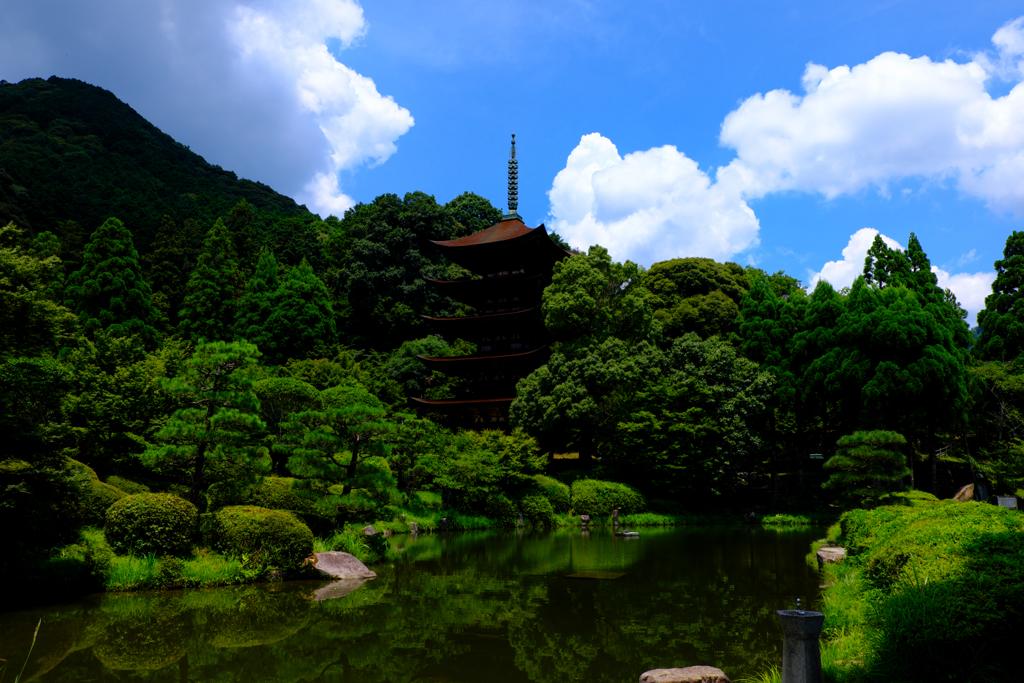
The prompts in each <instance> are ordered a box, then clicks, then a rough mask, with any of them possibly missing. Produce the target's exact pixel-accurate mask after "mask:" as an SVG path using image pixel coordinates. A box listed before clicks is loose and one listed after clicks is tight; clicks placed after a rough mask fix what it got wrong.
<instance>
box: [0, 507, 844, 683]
mask: <svg viewBox="0 0 1024 683" xmlns="http://www.w3.org/2000/svg"><path fill="white" fill-rule="evenodd" d="M823 532H824V529H814V528H808V527H802V528H796V529H781V530H767V529H760V528H754V527H749V528H746V527H700V528H675V529H642V530H641V536H640V537H639V538H635V539H624V538H619V537H615V536H613V535H612V533H611V531H610V530H609V529H605V528H602V529H595V530H593V531H591V532H590V533H589V534H585V533H582V532H581V531H580V530H579V529H576V530H571V531H570V530H556V531H549V532H543V531H529V530H528V531H526V532H523V533H518V534H517V533H515V532H508V533H494V532H486V533H484V532H481V533H471V532H470V533H460V534H451V535H449V536H447V537H444V536H440V535H423V536H420V537H419V538H416V539H413V538H408V537H396V538H395V539H392V541H393V543H394V544H395V546H396V547H397V548H400V549H401V550H402V552H401V554H400V556H399V557H400V559H398V560H396V561H395V562H394V563H393V564H389V565H382V566H377V567H374V569H375V570H376V571H377V573H378V576H377V578H376V579H373V580H371V581H368V582H366V583H364V584H363V585H361V586H359V587H358V588H356V589H355V590H354V591H352V592H350V593H347V594H345V591H344V590H337V591H323V590H320V595H321V597H322V596H325V595H335V596H338V597H334V598H333V599H327V600H316V599H315V598H316V597H318V596H317V593H316V591H317V590H319V589H323V588H324V587H325V586H326V585H327V582H323V581H293V582H285V583H277V584H264V585H256V586H237V587H229V588H213V589H205V590H193V591H156V592H145V593H120V594H104V595H96V596H90V597H89V598H86V599H84V600H82V601H79V602H76V603H72V604H67V605H61V606H54V607H48V608H41V609H37V610H27V611H21V612H11V613H4V614H0V658H3V659H6V660H7V661H8V670H7V674H6V676H5V679H6V680H7V681H13V680H14V676H15V675H16V674H17V673H18V671H19V670H20V668H21V665H22V663H23V662H25V657H26V654H27V652H28V648H29V644H30V642H31V639H32V632H33V630H34V629H35V626H36V623H37V622H38V620H39V619H40V618H42V620H43V623H42V627H41V628H40V631H39V638H38V641H37V643H36V646H35V649H34V650H33V651H32V654H31V657H30V658H29V660H28V662H27V666H26V669H25V673H24V677H23V678H22V681H27V680H39V681H68V682H69V683H70V682H72V681H75V682H78V681H117V680H125V681H127V680H133V681H134V680H138V681H142V680H145V681H147V682H152V683H157V682H161V681H167V682H168V683H171V682H180V683H184V681H195V682H199V683H207V682H213V681H244V682H245V683H256V682H260V681H267V682H270V681H280V682H281V683H284V682H296V683H297V682H299V681H314V680H316V681H345V682H355V681H361V682H367V683H375V682H378V681H379V682H381V683H384V682H391V683H411V682H413V681H419V682H421V683H427V682H428V681H429V682H433V683H441V682H451V683H456V682H458V681H466V682H469V681H486V682H487V683H519V682H526V681H534V682H545V683H569V682H572V681H588V682H593V683H596V682H608V683H611V682H614V683H627V682H628V683H632V682H634V681H636V680H637V678H638V677H639V675H640V674H641V673H642V672H644V671H646V670H648V669H652V668H661V667H672V666H690V665H694V664H708V665H712V666H717V667H719V668H721V669H723V670H724V671H725V672H726V673H727V674H729V676H730V677H732V678H733V680H736V678H737V677H739V676H742V675H746V674H752V673H756V672H759V671H762V670H764V669H765V668H767V666H769V665H771V664H775V665H778V664H779V663H780V662H781V646H782V637H781V633H780V631H779V627H778V624H777V620H776V616H775V610H776V609H781V608H790V607H793V606H795V603H796V598H798V597H799V598H802V601H803V603H804V604H811V603H813V602H815V601H816V600H817V597H818V593H819V588H818V575H817V572H816V571H814V570H813V569H812V568H811V567H809V566H808V565H807V564H806V562H805V560H804V556H805V555H806V554H807V552H808V549H809V548H808V546H809V544H810V543H811V541H812V540H814V539H815V538H820V535H821V533H823ZM580 573H583V574H584V575H585V576H597V577H603V578H580V577H569V575H571V574H580Z"/></svg>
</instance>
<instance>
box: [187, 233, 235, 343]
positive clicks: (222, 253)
mask: <svg viewBox="0 0 1024 683" xmlns="http://www.w3.org/2000/svg"><path fill="white" fill-rule="evenodd" d="M237 258H238V257H237V255H236V254H235V248H234V246H233V245H232V243H231V235H230V234H229V233H228V229H227V227H226V226H225V225H224V222H223V221H222V220H219V219H218V220H217V222H216V223H214V225H213V227H212V228H210V230H209V232H207V233H206V239H205V240H204V241H203V250H202V252H201V253H200V254H199V262H198V263H197V264H196V267H195V269H194V270H193V271H192V273H191V275H189V278H188V285H187V287H186V288H185V299H184V301H183V302H182V304H181V310H180V311H179V314H178V315H179V324H178V331H179V333H180V334H181V335H182V336H183V337H185V338H186V339H191V340H192V341H210V342H213V341H220V340H227V339H231V338H232V331H233V328H234V324H235V314H236V309H237V300H238V294H239V290H240V289H241V277H242V276H241V273H240V272H239V269H238V261H237Z"/></svg>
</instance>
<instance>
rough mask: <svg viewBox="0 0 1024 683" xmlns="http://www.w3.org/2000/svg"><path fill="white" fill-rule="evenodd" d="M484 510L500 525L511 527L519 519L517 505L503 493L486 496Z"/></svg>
mask: <svg viewBox="0 0 1024 683" xmlns="http://www.w3.org/2000/svg"><path fill="white" fill-rule="evenodd" d="M484 512H485V513H486V514H487V516H488V517H490V518H491V519H494V520H496V521H497V522H498V523H499V524H501V526H505V527H513V526H515V525H516V524H517V523H518V521H519V507H518V506H517V505H516V504H515V502H514V501H512V499H510V498H509V497H508V496H506V495H505V494H504V493H499V494H497V495H495V496H491V497H490V498H488V499H487V503H486V504H485V505H484Z"/></svg>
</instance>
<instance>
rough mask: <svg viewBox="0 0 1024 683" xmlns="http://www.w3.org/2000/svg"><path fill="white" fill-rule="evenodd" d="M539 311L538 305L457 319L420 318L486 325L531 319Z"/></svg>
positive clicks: (422, 316)
mask: <svg viewBox="0 0 1024 683" xmlns="http://www.w3.org/2000/svg"><path fill="white" fill-rule="evenodd" d="M539 310H540V305H539V304H538V305H537V306H534V307H532V308H521V309H519V310H518V311H507V312H505V313H486V314H484V315H464V316H460V317H456V318H437V317H435V316H432V315H421V316H420V317H421V318H423V319H424V320H429V321H431V322H441V323H450V322H456V321H458V322H467V321H470V320H476V321H479V322H482V323H486V322H489V321H491V320H501V319H502V318H511V317H514V316H519V317H521V318H529V317H531V316H530V315H529V314H531V313H536V312H537V311H539Z"/></svg>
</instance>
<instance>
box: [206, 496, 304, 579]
mask: <svg viewBox="0 0 1024 683" xmlns="http://www.w3.org/2000/svg"><path fill="white" fill-rule="evenodd" d="M213 538H214V543H215V545H216V547H217V549H218V550H220V551H221V552H224V553H227V554H229V555H235V556H239V555H243V554H244V555H249V556H257V555H258V556H259V557H260V560H261V561H262V562H264V563H265V564H268V565H272V566H275V567H280V568H281V569H297V568H298V567H300V566H302V561H303V560H305V559H306V558H307V557H309V556H310V555H312V554H313V532H311V531H310V530H309V527H308V526H306V525H305V524H303V523H302V522H301V521H299V520H298V518H296V516H295V515H293V514H291V513H288V512H285V511H283V510H268V509H267V508H261V507H256V506H255V505H232V506H230V507H226V508H222V509H221V510H219V511H217V512H216V513H214V515H213Z"/></svg>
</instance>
